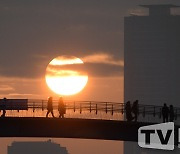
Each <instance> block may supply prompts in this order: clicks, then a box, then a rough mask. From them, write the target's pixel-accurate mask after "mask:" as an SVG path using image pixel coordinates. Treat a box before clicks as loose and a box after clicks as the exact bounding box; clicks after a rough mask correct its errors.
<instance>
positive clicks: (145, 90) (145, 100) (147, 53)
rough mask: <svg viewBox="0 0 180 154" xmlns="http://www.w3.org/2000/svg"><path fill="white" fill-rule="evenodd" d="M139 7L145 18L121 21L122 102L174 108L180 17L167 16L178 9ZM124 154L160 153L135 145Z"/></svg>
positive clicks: (177, 89)
mask: <svg viewBox="0 0 180 154" xmlns="http://www.w3.org/2000/svg"><path fill="white" fill-rule="evenodd" d="M141 7H145V8H148V9H149V15H148V16H138V15H132V16H128V17H125V18H124V99H125V100H124V101H125V102H126V101H128V100H130V101H134V100H136V99H138V100H139V103H140V104H141V103H142V104H150V105H152V104H153V105H163V103H167V104H168V105H169V104H173V105H174V106H178V102H179V100H180V94H179V92H180V81H179V80H180V71H179V67H180V16H179V15H172V14H171V8H175V7H178V6H175V5H170V4H167V5H165V4H163V5H141ZM178 151H179V150H178ZM124 153H125V154H137V153H138V154H141V153H146V154H149V153H153V154H155V153H158V154H159V153H164V152H161V151H155V150H145V149H142V148H140V147H138V144H137V143H132V142H131V143H130V142H125V143H124ZM165 153H168V152H165ZM175 153H176V152H175Z"/></svg>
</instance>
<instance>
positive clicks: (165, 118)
mask: <svg viewBox="0 0 180 154" xmlns="http://www.w3.org/2000/svg"><path fill="white" fill-rule="evenodd" d="M162 116H163V122H168V117H169V108H168V107H167V105H166V103H164V106H163V108H162Z"/></svg>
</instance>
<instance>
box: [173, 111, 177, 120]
mask: <svg viewBox="0 0 180 154" xmlns="http://www.w3.org/2000/svg"><path fill="white" fill-rule="evenodd" d="M174 119H175V120H177V109H176V112H175V117H174Z"/></svg>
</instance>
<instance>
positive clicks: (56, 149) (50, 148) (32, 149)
mask: <svg viewBox="0 0 180 154" xmlns="http://www.w3.org/2000/svg"><path fill="white" fill-rule="evenodd" d="M8 154H68V151H67V149H66V148H65V147H61V146H60V145H59V144H56V143H53V142H51V140H48V141H46V142H13V143H12V145H11V146H8Z"/></svg>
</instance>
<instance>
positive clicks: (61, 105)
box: [58, 97, 66, 118]
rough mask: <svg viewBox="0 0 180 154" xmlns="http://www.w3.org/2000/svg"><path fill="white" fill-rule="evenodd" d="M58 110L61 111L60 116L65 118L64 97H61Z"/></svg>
mask: <svg viewBox="0 0 180 154" xmlns="http://www.w3.org/2000/svg"><path fill="white" fill-rule="evenodd" d="M58 111H59V118H64V114H65V113H66V108H65V105H64V101H63V98H62V97H60V98H59V102H58Z"/></svg>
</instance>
